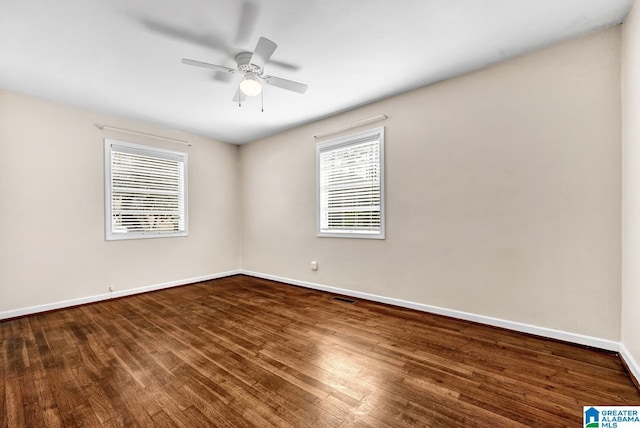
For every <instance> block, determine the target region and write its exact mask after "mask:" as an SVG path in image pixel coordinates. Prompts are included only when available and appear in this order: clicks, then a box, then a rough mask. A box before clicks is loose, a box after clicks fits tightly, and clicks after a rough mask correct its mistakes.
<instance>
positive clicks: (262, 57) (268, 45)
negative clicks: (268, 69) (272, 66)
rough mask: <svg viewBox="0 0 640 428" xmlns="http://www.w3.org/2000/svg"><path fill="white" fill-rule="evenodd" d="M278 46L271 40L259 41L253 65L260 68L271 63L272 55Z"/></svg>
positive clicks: (262, 39)
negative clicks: (268, 62)
mask: <svg viewBox="0 0 640 428" xmlns="http://www.w3.org/2000/svg"><path fill="white" fill-rule="evenodd" d="M277 47H278V45H276V44H275V43H274V42H272V41H271V40H269V39H267V38H265V37H260V40H258V44H257V45H256V49H255V50H254V51H253V55H252V56H251V61H250V62H251V64H254V65H257V66H258V67H260V68H262V67H264V64H265V63H266V62H267V61H269V58H271V55H273V52H274V51H275V50H276V48H277Z"/></svg>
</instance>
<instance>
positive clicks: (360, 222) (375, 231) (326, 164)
mask: <svg viewBox="0 0 640 428" xmlns="http://www.w3.org/2000/svg"><path fill="white" fill-rule="evenodd" d="M316 151H317V156H316V159H317V170H318V236H330V237H349V238H376V239H384V237H385V232H384V128H377V129H372V130H369V131H366V132H363V133H360V134H355V135H351V136H348V137H344V138H340V139H336V140H333V141H328V142H325V143H318V145H317V147H316Z"/></svg>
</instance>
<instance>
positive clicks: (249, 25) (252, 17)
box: [235, 1, 259, 46]
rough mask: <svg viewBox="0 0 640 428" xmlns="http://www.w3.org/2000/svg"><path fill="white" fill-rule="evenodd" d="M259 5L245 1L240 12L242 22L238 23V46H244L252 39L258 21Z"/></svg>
mask: <svg viewBox="0 0 640 428" xmlns="http://www.w3.org/2000/svg"><path fill="white" fill-rule="evenodd" d="M258 12H259V10H258V5H256V4H255V3H253V2H250V1H245V2H244V3H242V9H241V11H240V22H239V23H238V32H237V33H236V42H235V45H236V46H240V45H244V44H245V43H247V41H248V40H249V37H251V34H252V33H253V28H254V27H255V25H256V21H257V20H258Z"/></svg>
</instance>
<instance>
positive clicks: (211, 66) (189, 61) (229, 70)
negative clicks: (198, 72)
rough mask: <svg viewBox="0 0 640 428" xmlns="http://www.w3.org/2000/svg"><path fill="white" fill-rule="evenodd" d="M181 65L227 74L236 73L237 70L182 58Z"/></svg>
mask: <svg viewBox="0 0 640 428" xmlns="http://www.w3.org/2000/svg"><path fill="white" fill-rule="evenodd" d="M182 63H183V64H186V65H194V66H196V67H203V68H211V69H213V70H217V71H226V72H227V73H237V72H238V70H236V69H233V68H229V67H225V66H224V65H216V64H209V63H208V62H202V61H196V60H193V59H187V58H182Z"/></svg>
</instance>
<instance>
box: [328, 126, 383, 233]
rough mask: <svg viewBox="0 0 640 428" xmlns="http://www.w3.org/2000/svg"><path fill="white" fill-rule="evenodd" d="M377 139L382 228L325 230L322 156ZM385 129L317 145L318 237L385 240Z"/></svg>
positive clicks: (367, 131) (376, 129)
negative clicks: (325, 153)
mask: <svg viewBox="0 0 640 428" xmlns="http://www.w3.org/2000/svg"><path fill="white" fill-rule="evenodd" d="M374 139H377V140H378V141H379V145H378V149H379V176H380V228H379V230H377V231H366V230H358V229H353V230H339V231H338V230H330V229H328V228H323V225H322V223H323V218H322V217H323V207H322V190H321V183H322V177H321V154H322V153H323V152H326V151H331V150H334V149H339V148H344V147H348V146H352V145H353V146H355V145H358V144H361V143H363V142H365V141H368V140H374ZM384 163H385V162H384V127H379V128H374V129H369V130H366V131H363V132H359V133H355V134H351V135H347V136H343V137H339V138H336V139H333V140H329V141H326V142H321V143H318V144H316V191H317V195H316V204H317V205H316V214H317V236H318V237H331V238H365V239H385V184H384V182H385V178H384V177H385V173H384Z"/></svg>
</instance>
